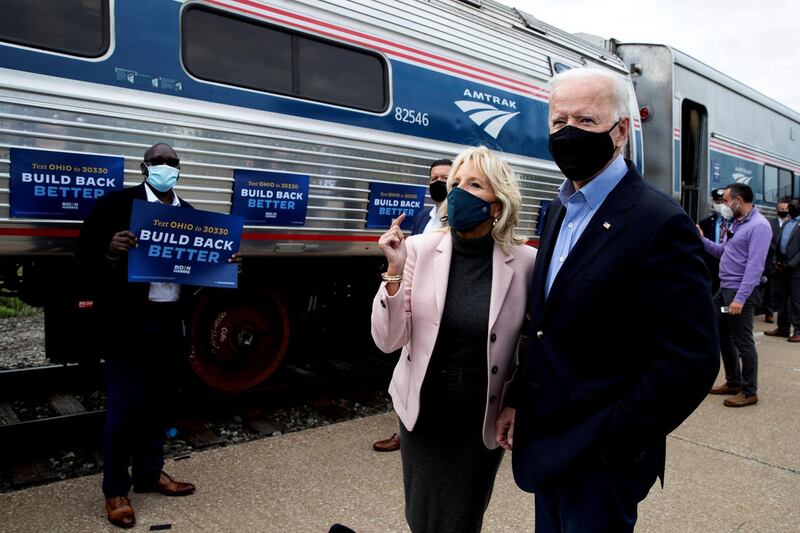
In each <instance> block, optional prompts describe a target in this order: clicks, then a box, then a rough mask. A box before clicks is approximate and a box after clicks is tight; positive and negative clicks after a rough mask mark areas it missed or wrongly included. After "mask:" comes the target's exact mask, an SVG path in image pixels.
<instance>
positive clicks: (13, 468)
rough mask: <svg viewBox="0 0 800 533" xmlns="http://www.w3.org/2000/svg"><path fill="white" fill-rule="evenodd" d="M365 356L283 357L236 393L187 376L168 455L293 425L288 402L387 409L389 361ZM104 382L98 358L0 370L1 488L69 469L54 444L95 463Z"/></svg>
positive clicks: (92, 467) (346, 412) (329, 408)
mask: <svg viewBox="0 0 800 533" xmlns="http://www.w3.org/2000/svg"><path fill="white" fill-rule="evenodd" d="M365 361H368V363H365ZM365 361H360V362H353V361H344V360H337V359H330V360H324V361H320V362H318V363H315V364H314V365H305V366H303V367H299V366H293V365H291V364H285V365H283V367H281V368H280V369H279V370H278V371H276V372H275V374H273V376H271V377H270V378H269V379H268V380H267V381H266V382H265V383H263V384H262V385H260V386H258V387H256V388H253V389H250V390H247V391H244V392H240V393H235V394H234V393H223V392H217V391H211V390H208V389H206V388H201V387H195V386H193V385H191V384H190V386H188V387H187V388H186V389H185V390H183V391H181V392H180V393H179V395H178V399H177V402H176V410H175V417H174V426H175V427H176V428H177V433H178V439H177V440H179V441H180V442H181V443H185V444H182V445H181V446H178V447H177V448H175V449H173V453H172V455H173V456H182V455H185V454H186V453H191V451H193V450H198V449H203V448H207V447H213V446H222V445H227V444H229V443H231V442H230V438H229V436H228V435H226V433H230V432H231V431H228V430H226V429H225V428H230V427H233V428H236V429H234V430H232V432H233V433H234V434H236V435H242V434H245V435H246V437H247V438H246V439H245V440H252V439H254V438H260V437H265V436H271V435H274V434H279V433H284V432H288V431H294V430H297V429H298V428H297V427H294V426H296V424H291V423H286V422H285V420H283V419H282V417H283V418H286V415H282V414H281V413H282V412H285V411H286V409H297V408H298V407H293V406H301V407H300V408H301V409H306V410H310V411H309V412H313V413H316V415H315V416H316V417H317V418H319V420H321V421H322V422H324V423H330V422H335V421H339V420H345V419H348V418H353V417H354V416H358V415H354V413H353V409H352V408H349V407H348V406H351V405H359V406H364V405H367V406H370V405H373V406H374V407H375V409H377V411H376V412H380V411H382V410H385V405H386V401H385V398H381V396H382V391H383V390H384V389H385V387H386V384H387V383H388V381H389V377H390V375H391V367H392V365H391V363H390V361H389V360H386V359H376V358H370V359H368V360H365ZM102 383H103V380H102V366H99V367H94V368H80V367H78V366H56V367H40V368H36V369H20V370H9V371H0V442H2V443H3V447H4V449H5V454H4V456H3V457H2V458H0V490H14V489H17V488H22V487H26V486H31V485H35V484H41V483H45V482H49V481H53V480H57V479H63V478H64V477H71V476H69V474H67V475H66V476H65V474H64V472H63V471H59V469H58V468H55V467H54V464H53V463H54V460H53V458H52V456H53V453H55V452H54V451H59V452H60V453H61V454H62V455H63V454H65V453H66V454H67V455H68V456H69V455H70V454H72V456H73V457H75V458H76V459H75V461H81V462H83V463H85V466H86V467H85V468H84V469H83V470H84V471H85V472H84V473H92V472H94V471H99V469H100V468H101V463H102V459H101V454H100V447H101V443H102V428H103V422H104V420H105V406H104V403H105V402H104V400H105V395H104V393H103V392H102V390H101V386H102ZM281 410H283V411H281ZM303 416H305V415H303ZM311 418H314V417H311ZM220 428H222V429H220ZM233 442H234V443H235V442H237V441H235V440H234V441H233ZM64 450H72V451H67V452H64ZM62 470H63V469H62Z"/></svg>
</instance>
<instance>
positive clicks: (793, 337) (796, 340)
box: [786, 333, 800, 342]
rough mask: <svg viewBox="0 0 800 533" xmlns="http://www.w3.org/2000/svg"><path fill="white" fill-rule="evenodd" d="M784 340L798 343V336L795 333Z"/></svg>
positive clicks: (799, 338) (799, 339)
mask: <svg viewBox="0 0 800 533" xmlns="http://www.w3.org/2000/svg"><path fill="white" fill-rule="evenodd" d="M786 340H787V341H789V342H800V334H797V333H795V334H794V335H792V336H791V337H789V338H788V339H786Z"/></svg>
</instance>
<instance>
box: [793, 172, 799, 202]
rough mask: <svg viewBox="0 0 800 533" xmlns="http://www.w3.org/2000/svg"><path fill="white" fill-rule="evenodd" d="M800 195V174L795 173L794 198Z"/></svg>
mask: <svg viewBox="0 0 800 533" xmlns="http://www.w3.org/2000/svg"><path fill="white" fill-rule="evenodd" d="M797 196H800V174H798V173H797V172H795V173H794V187H793V188H792V198H796V197H797Z"/></svg>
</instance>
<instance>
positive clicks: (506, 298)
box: [372, 232, 536, 449]
mask: <svg viewBox="0 0 800 533" xmlns="http://www.w3.org/2000/svg"><path fill="white" fill-rule="evenodd" d="M405 243H406V250H407V252H408V258H407V259H406V266H405V271H404V273H403V286H402V290H400V291H397V293H396V294H395V295H394V296H389V295H388V293H387V292H386V284H385V283H382V284H381V286H380V288H379V289H378V294H376V295H375V300H374V301H373V302H372V338H373V339H374V340H375V344H376V345H377V346H378V348H379V349H380V350H382V351H383V352H386V353H390V352H393V351H395V350H397V349H398V348H400V347H402V348H403V352H402V355H401V356H400V360H399V361H398V362H397V366H395V368H394V374H393V375H392V381H391V383H390V384H389V394H390V395H391V396H392V403H393V404H394V409H395V411H396V412H397V415H398V416H399V417H400V420H401V421H402V422H403V425H404V426H405V427H406V428H407V429H408V430H409V431H411V430H413V429H414V425H415V424H416V422H417V418H418V416H419V397H420V389H421V388H422V380H423V379H424V378H425V372H426V371H427V369H428V363H429V362H430V358H431V354H432V353H433V347H434V344H435V343H436V336H437V335H438V333H439V323H440V321H441V318H442V312H443V311H444V300H445V296H446V295H447V281H448V275H449V273H450V258H451V257H452V253H453V242H452V238H451V237H450V233H449V232H433V233H426V234H422V235H415V236H413V237H409V238H408V239H406V241H405ZM535 259H536V249H535V248H531V247H529V246H525V245H518V246H514V247H513V249H512V252H511V253H510V254H506V253H505V252H504V251H503V249H502V248H501V247H500V246H499V245H498V244H495V245H494V252H493V256H492V291H491V302H490V304H489V333H488V336H487V338H486V353H487V357H486V381H487V382H488V387H487V392H486V411H485V414H484V418H483V443H484V444H485V445H486V447H487V448H489V449H494V448H496V447H497V442H496V441H495V428H494V424H495V421H496V420H497V415H498V413H499V411H500V408H501V406H502V405H503V396H504V395H505V392H506V388H507V386H508V382H509V381H510V379H511V373H512V371H513V367H514V359H515V354H516V347H517V340H518V338H519V333H520V328H521V326H522V321H523V319H524V317H525V311H526V307H527V300H528V294H529V291H528V289H529V286H530V282H531V275H532V273H533V262H534V260H535ZM464 312H465V313H468V312H469V310H466V309H465V310H464ZM494 367H497V370H496V371H495V372H492V369H493V368H494ZM477 429H478V428H475V430H476V431H477Z"/></svg>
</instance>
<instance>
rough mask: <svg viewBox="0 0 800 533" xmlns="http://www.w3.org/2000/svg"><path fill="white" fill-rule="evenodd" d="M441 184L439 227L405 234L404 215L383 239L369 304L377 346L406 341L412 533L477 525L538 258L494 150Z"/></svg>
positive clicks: (404, 398)
mask: <svg viewBox="0 0 800 533" xmlns="http://www.w3.org/2000/svg"><path fill="white" fill-rule="evenodd" d="M447 186H448V189H449V190H450V192H449V193H448V196H447V224H448V227H447V228H445V229H443V230H441V231H434V232H431V233H426V234H423V235H414V236H412V237H409V238H407V239H406V238H405V236H404V235H403V232H402V231H401V230H400V223H401V222H402V218H403V216H402V215H401V217H399V219H398V220H397V221H395V223H394V224H393V225H392V227H391V228H390V229H389V231H387V232H386V233H384V234H383V235H382V236H381V238H380V241H379V245H380V247H381V249H382V250H383V252H384V254H385V255H386V259H387V262H388V269H387V272H386V273H385V274H384V275H383V283H382V284H381V286H380V288H379V289H378V293H377V294H376V295H375V300H374V301H373V305H372V338H373V340H374V341H375V344H376V345H377V347H378V348H379V349H380V350H382V351H383V352H386V353H391V352H393V351H395V350H397V349H398V348H403V351H402V353H401V355H400V359H399V361H398V362H397V365H396V367H395V370H394V374H393V376H392V382H391V384H390V385H389V393H390V394H391V396H392V403H393V405H394V409H395V411H396V412H397V415H398V417H399V418H400V452H401V458H402V462H403V485H404V487H405V514H406V519H407V521H408V525H409V526H410V528H411V531H413V532H434V531H435V532H437V533H447V532H453V533H456V532H458V533H466V532H479V531H480V530H481V524H482V523H483V514H484V512H485V511H486V508H487V506H488V505H489V499H490V497H491V494H492V488H493V486H494V480H495V476H496V474H497V469H498V467H499V466H500V460H501V459H502V457H503V449H502V448H499V447H498V443H497V442H496V441H495V430H494V428H495V420H496V418H497V414H498V413H499V411H500V406H501V405H502V404H503V396H504V394H505V390H506V386H505V384H506V382H507V381H508V380H509V379H510V377H511V373H512V370H513V368H514V363H515V356H516V347H517V341H518V339H519V334H520V330H521V328H522V324H523V320H524V318H525V310H526V303H527V297H526V294H527V290H528V288H529V284H530V279H531V273H532V272H533V265H534V260H535V257H536V250H535V249H534V248H531V247H528V246H525V245H524V244H523V243H524V239H522V238H521V237H520V236H519V235H517V233H516V227H517V225H518V224H519V216H520V213H519V211H520V206H521V201H522V199H521V195H520V191H519V187H518V185H517V180H516V178H515V176H514V174H513V173H512V171H511V169H510V168H509V166H508V165H507V164H506V163H505V162H504V161H502V160H501V159H500V158H499V157H498V156H497V155H496V154H494V153H492V152H490V151H489V150H488V149H486V148H484V147H479V148H469V149H467V150H465V151H464V152H462V153H461V154H460V155H459V156H458V157H457V158H456V160H455V163H454V164H453V169H452V172H451V174H450V177H449V178H448V180H447Z"/></svg>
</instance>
